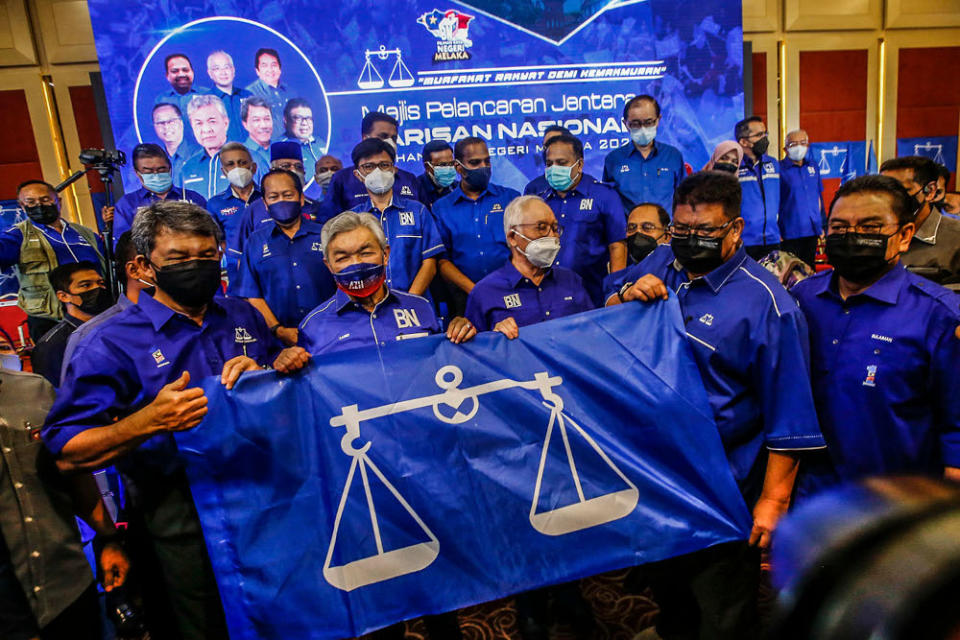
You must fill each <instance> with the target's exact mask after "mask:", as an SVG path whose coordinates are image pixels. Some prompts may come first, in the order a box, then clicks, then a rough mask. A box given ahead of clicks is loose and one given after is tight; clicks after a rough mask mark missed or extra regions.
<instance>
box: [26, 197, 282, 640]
mask: <svg viewBox="0 0 960 640" xmlns="http://www.w3.org/2000/svg"><path fill="white" fill-rule="evenodd" d="M132 235H133V240H134V244H135V245H136V247H137V251H138V254H139V255H137V259H136V262H137V266H138V269H139V272H140V273H141V274H142V275H143V277H144V278H145V279H147V280H148V281H150V282H154V283H155V284H156V287H155V288H154V289H153V290H152V292H151V291H141V292H140V296H139V299H138V301H137V304H135V305H132V306H130V307H129V308H127V309H126V310H125V311H122V312H120V313H119V314H117V315H116V316H114V317H113V318H111V319H109V320H107V321H106V322H104V323H103V324H101V325H100V326H98V327H97V328H96V329H94V330H93V331H92V332H91V333H90V334H89V335H88V336H87V338H86V339H85V340H84V341H83V342H81V343H80V344H79V345H77V348H76V351H75V352H74V355H73V357H72V358H71V359H70V363H69V364H68V365H67V370H66V375H65V376H64V379H63V383H62V384H61V387H60V394H59V396H58V397H57V400H56V402H55V403H54V406H53V408H52V409H51V411H50V414H49V415H48V417H47V422H46V424H45V425H44V427H43V430H42V432H41V435H42V437H43V440H44V443H45V444H46V446H47V448H48V449H50V451H51V452H52V453H53V454H54V456H55V457H56V458H57V466H58V467H59V468H60V469H61V470H62V471H65V472H79V471H92V470H95V469H99V468H102V467H105V466H107V465H110V464H115V466H116V467H117V469H118V470H119V471H120V472H121V474H123V476H124V481H125V482H124V484H125V486H126V488H127V491H128V499H127V505H128V507H129V516H130V518H129V519H130V522H131V529H132V530H133V531H135V532H136V535H134V534H131V535H132V537H133V539H134V540H136V541H139V542H141V543H142V546H143V547H144V548H148V549H149V550H150V553H151V554H152V555H154V556H155V562H157V563H159V565H160V567H161V569H162V571H161V572H160V575H161V576H162V582H163V584H162V585H159V584H155V583H150V584H145V585H144V588H150V589H151V590H150V592H149V593H147V594H145V595H144V600H145V604H146V609H147V616H148V618H151V619H152V620H154V621H156V619H157V618H158V617H159V618H160V620H159V621H160V622H161V623H167V624H172V625H173V626H174V627H175V628H176V629H177V631H179V636H180V637H182V638H184V639H185V640H189V639H197V640H201V639H203V640H211V639H220V638H226V637H227V631H226V625H225V622H224V619H223V612H222V608H221V605H220V600H219V595H218V592H217V586H216V583H215V581H214V577H213V571H212V569H211V567H210V561H209V558H208V557H207V552H206V546H205V544H204V540H203V535H202V532H201V529H200V522H199V519H198V517H197V513H196V510H195V508H194V505H193V500H192V498H191V494H190V487H189V484H188V482H187V478H186V475H185V473H184V471H183V465H182V462H181V461H180V459H179V456H178V452H177V446H176V442H175V440H174V438H173V434H174V433H175V432H177V431H183V430H186V429H192V428H193V427H195V426H197V425H198V424H199V423H200V421H201V420H202V419H203V417H204V415H206V412H207V398H206V396H205V395H204V392H203V389H202V388H201V387H200V386H199V384H200V382H201V380H202V379H203V378H205V377H208V376H217V377H219V379H220V382H221V383H222V384H224V385H225V386H226V387H227V388H228V389H230V388H232V387H233V385H234V384H236V382H237V380H238V379H239V377H240V376H241V374H243V373H245V372H248V371H254V370H257V369H259V368H260V365H266V364H268V363H270V362H272V361H273V358H274V357H275V356H276V355H277V354H278V353H279V350H280V349H279V344H278V343H277V342H276V341H275V340H274V338H273V336H271V335H270V331H269V329H268V328H267V326H266V323H265V322H264V320H263V316H261V315H260V313H258V312H257V311H256V309H254V308H253V307H252V306H250V304H249V303H247V302H246V301H244V300H239V299H236V298H224V297H215V295H216V293H217V291H218V289H219V288H220V257H221V256H220V243H221V242H222V240H223V234H222V232H221V230H220V227H219V226H218V225H217V223H216V221H215V220H214V219H213V218H212V217H211V216H210V214H209V213H207V212H206V211H205V210H204V209H202V208H201V207H199V206H197V205H195V204H192V203H189V202H182V201H171V202H156V203H153V204H151V205H149V206H147V207H144V208H142V209H140V211H139V212H138V213H137V216H136V218H134V222H133V232H132ZM164 592H165V593H164ZM164 597H166V598H169V607H170V608H172V611H173V616H172V617H170V616H168V617H166V618H164V617H163V616H158V615H157V613H156V612H157V611H158V610H159V609H162V608H163V607H164V605H163V604H160V603H161V602H162V599H163V598H164ZM155 636H156V637H176V632H165V633H161V632H157V633H155Z"/></svg>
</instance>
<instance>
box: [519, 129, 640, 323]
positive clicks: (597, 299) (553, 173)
mask: <svg viewBox="0 0 960 640" xmlns="http://www.w3.org/2000/svg"><path fill="white" fill-rule="evenodd" d="M543 157H544V164H545V165H546V167H547V169H546V172H545V174H544V175H545V177H546V180H547V188H546V189H544V190H543V191H541V192H540V193H539V194H537V195H539V196H540V197H541V198H543V200H544V201H546V203H547V204H548V205H549V206H550V208H551V209H553V213H554V214H555V215H556V216H557V220H558V221H559V222H560V224H562V225H563V226H564V228H566V230H567V235H566V237H565V238H564V242H563V244H562V245H561V247H560V254H559V255H558V256H557V260H556V265H557V266H558V267H567V268H568V269H572V270H573V271H575V272H576V273H577V275H579V276H580V277H581V278H583V286H584V287H586V289H587V292H588V293H589V294H590V298H591V299H592V300H593V303H594V305H595V306H600V305H602V304H603V287H602V285H603V278H604V276H606V275H607V273H609V272H610V271H619V270H620V269H623V268H624V267H626V266H627V247H626V244H624V241H623V240H624V238H625V237H626V233H627V232H626V221H625V219H626V216H625V215H624V212H623V204H622V203H621V201H620V198H619V197H618V196H617V192H616V191H614V190H613V189H612V188H611V187H609V186H607V185H605V184H602V183H600V182H599V181H597V180H596V179H595V178H594V177H593V176H591V175H588V174H586V173H584V170H583V143H581V142H580V140H578V139H577V138H575V137H574V136H571V135H567V134H563V133H562V134H560V135H557V136H554V137H552V138H550V140H549V141H547V143H546V146H545V147H544V149H543ZM608 267H609V270H608Z"/></svg>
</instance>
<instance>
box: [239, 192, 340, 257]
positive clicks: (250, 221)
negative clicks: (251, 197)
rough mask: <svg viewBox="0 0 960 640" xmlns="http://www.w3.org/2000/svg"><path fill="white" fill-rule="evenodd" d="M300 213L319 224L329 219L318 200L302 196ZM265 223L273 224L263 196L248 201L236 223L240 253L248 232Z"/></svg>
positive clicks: (250, 232)
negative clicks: (253, 200) (247, 205)
mask: <svg viewBox="0 0 960 640" xmlns="http://www.w3.org/2000/svg"><path fill="white" fill-rule="evenodd" d="M300 213H302V214H303V217H304V218H306V219H307V220H310V221H311V222H316V223H317V224H319V225H321V226H322V225H323V223H325V222H326V221H327V220H328V219H329V218H325V217H323V213H324V210H323V207H321V206H320V203H319V202H314V201H312V200H308V199H306V198H304V203H303V208H302V209H301V210H300ZM265 224H273V218H271V217H270V212H269V211H267V203H266V202H264V200H263V198H259V199H258V200H257V201H256V202H252V203H250V206H249V207H247V208H246V210H244V211H243V213H242V214H241V216H240V221H239V222H238V223H237V225H238V227H237V235H236V241H237V250H238V251H240V252H241V253H242V252H243V247H244V245H245V244H246V242H247V239H248V238H249V237H250V234H252V233H253V232H254V231H256V230H257V229H259V228H260V227H261V226H263V225H265Z"/></svg>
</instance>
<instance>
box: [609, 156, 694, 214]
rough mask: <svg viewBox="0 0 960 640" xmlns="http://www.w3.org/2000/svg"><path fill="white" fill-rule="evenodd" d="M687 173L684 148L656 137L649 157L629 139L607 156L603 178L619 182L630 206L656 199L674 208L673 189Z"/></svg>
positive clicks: (618, 189)
mask: <svg viewBox="0 0 960 640" xmlns="http://www.w3.org/2000/svg"><path fill="white" fill-rule="evenodd" d="M685 176H686V172H685V171H684V168H683V155H682V154H681V153H680V150H679V149H677V148H676V147H671V146H670V145H669V144H665V143H663V142H658V141H656V140H654V141H653V151H651V152H650V155H649V156H647V157H646V158H644V157H643V154H642V153H640V152H639V151H637V147H636V145H634V144H633V142H631V141H630V140H627V141H626V142H625V143H624V144H623V145H621V146H620V147H618V148H616V149H614V150H613V151H611V152H610V153H608V154H607V157H606V158H604V160H603V181H604V182H608V183H610V182H612V183H613V184H614V185H616V187H617V192H618V193H619V194H620V196H621V197H622V198H623V204H624V206H625V207H627V208H628V209H632V208H633V207H635V206H637V205H638V204H640V203H641V202H655V203H656V204H659V205H660V206H661V207H663V208H664V209H666V210H667V211H672V210H673V191H674V189H676V188H677V185H679V184H680V181H681V180H683V178H684V177H685Z"/></svg>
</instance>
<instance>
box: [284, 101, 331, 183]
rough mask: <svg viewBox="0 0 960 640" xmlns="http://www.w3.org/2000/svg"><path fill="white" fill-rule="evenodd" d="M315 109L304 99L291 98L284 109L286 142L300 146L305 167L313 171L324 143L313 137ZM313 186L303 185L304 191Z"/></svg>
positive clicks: (311, 178)
mask: <svg viewBox="0 0 960 640" xmlns="http://www.w3.org/2000/svg"><path fill="white" fill-rule="evenodd" d="M313 124H314V123H313V107H311V106H310V103H309V102H307V101H306V100H304V99H303V98H291V99H290V100H287V104H286V105H285V106H284V107H283V126H284V137H283V140H284V142H296V143H297V144H299V145H300V156H301V158H302V163H303V166H304V167H305V168H306V167H309V168H311V169H313V168H315V167H316V165H317V160H319V159H320V157H321V156H323V147H324V141H323V140H321V139H319V138H317V137H315V136H314V135H313ZM312 185H313V175H312V174H311V176H310V181H309V182H305V183H304V185H303V188H304V190H306V189H308V188H309V187H311V186H312Z"/></svg>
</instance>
